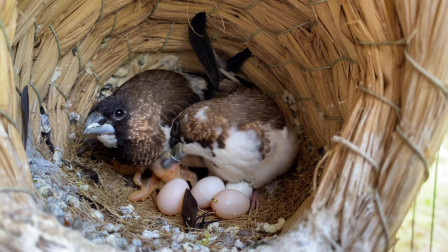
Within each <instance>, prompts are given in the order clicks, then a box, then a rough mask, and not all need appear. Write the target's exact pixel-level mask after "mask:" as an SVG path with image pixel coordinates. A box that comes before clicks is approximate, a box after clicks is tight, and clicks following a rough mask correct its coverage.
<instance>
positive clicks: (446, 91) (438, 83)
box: [404, 51, 448, 97]
mask: <svg viewBox="0 0 448 252" xmlns="http://www.w3.org/2000/svg"><path fill="white" fill-rule="evenodd" d="M404 56H405V57H406V59H407V60H408V61H409V62H410V63H411V64H412V65H413V66H414V67H415V68H416V69H417V70H418V71H419V72H420V73H422V74H423V75H424V76H426V78H428V79H430V80H431V82H432V83H433V84H434V85H436V86H437V87H438V88H439V89H440V90H441V91H442V92H443V93H444V94H445V96H447V97H448V89H447V88H446V87H445V86H444V84H443V82H442V81H441V80H439V79H437V77H435V76H434V75H432V74H431V73H430V72H428V71H427V70H426V69H424V68H423V67H422V66H421V65H420V64H419V63H417V61H415V60H414V59H413V58H412V57H411V56H410V55H409V54H408V53H407V52H406V51H405V52H404Z"/></svg>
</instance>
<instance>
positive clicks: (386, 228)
mask: <svg viewBox="0 0 448 252" xmlns="http://www.w3.org/2000/svg"><path fill="white" fill-rule="evenodd" d="M375 205H376V207H377V208H378V209H377V210H378V214H379V215H380V220H381V224H382V225H383V229H384V236H385V238H386V246H385V248H384V251H386V252H387V251H388V250H389V246H390V239H389V237H390V230H389V224H388V223H387V218H386V214H385V213H384V207H383V204H382V203H381V198H380V193H379V192H378V188H376V189H375Z"/></svg>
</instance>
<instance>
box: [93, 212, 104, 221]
mask: <svg viewBox="0 0 448 252" xmlns="http://www.w3.org/2000/svg"><path fill="white" fill-rule="evenodd" d="M92 216H93V217H95V218H97V219H98V220H101V221H104V215H103V214H102V213H101V212H100V211H98V210H96V211H94V212H93V213H92Z"/></svg>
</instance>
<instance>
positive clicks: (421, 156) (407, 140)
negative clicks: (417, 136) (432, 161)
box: [396, 125, 429, 180]
mask: <svg viewBox="0 0 448 252" xmlns="http://www.w3.org/2000/svg"><path fill="white" fill-rule="evenodd" d="M396 129H397V133H398V134H399V135H400V136H401V137H402V138H403V140H404V141H405V142H406V143H407V144H408V145H409V147H411V148H412V149H413V150H414V152H415V153H417V155H418V157H419V158H420V160H422V162H423V165H424V166H425V180H426V179H428V177H429V164H428V161H427V160H426V158H425V155H424V154H423V152H422V151H421V150H420V149H419V148H418V146H417V145H416V144H415V143H413V142H412V141H411V139H410V138H409V136H408V135H407V134H406V133H405V132H404V131H403V129H401V127H400V126H399V125H397V128H396Z"/></svg>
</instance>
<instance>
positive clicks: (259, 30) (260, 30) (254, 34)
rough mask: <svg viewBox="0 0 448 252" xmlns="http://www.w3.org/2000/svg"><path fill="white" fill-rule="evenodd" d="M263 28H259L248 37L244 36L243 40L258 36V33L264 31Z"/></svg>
mask: <svg viewBox="0 0 448 252" xmlns="http://www.w3.org/2000/svg"><path fill="white" fill-rule="evenodd" d="M263 30H264V29H263V28H260V29H258V30H257V31H255V32H254V33H252V34H251V35H249V36H248V37H245V38H243V39H242V40H241V42H246V41H248V40H250V39H252V38H253V37H255V36H257V34H258V33H260V32H262V31H263Z"/></svg>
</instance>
